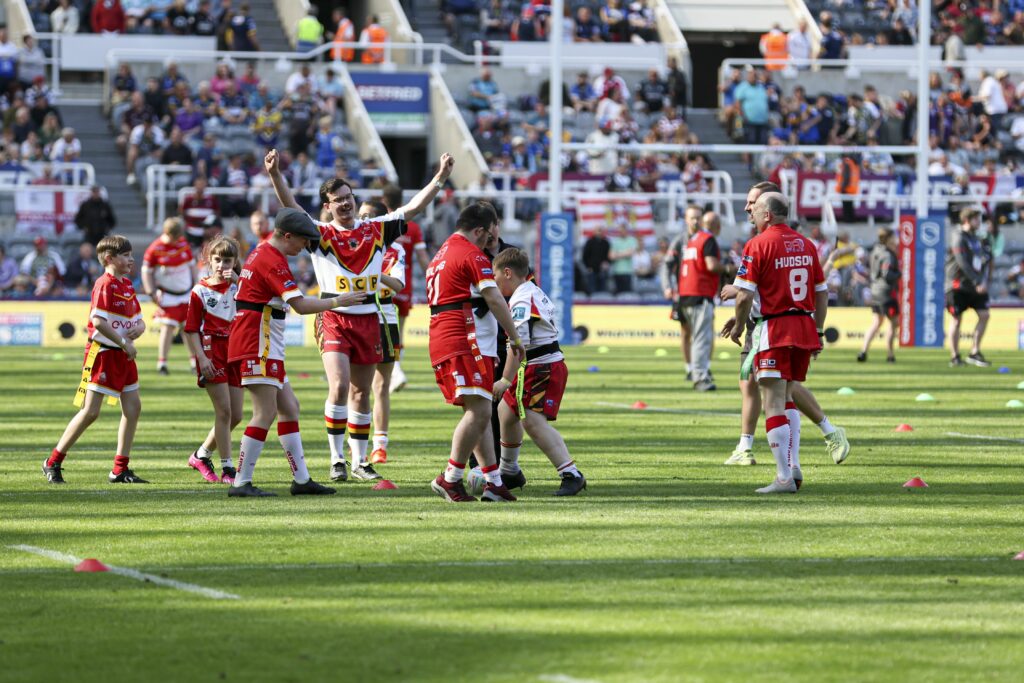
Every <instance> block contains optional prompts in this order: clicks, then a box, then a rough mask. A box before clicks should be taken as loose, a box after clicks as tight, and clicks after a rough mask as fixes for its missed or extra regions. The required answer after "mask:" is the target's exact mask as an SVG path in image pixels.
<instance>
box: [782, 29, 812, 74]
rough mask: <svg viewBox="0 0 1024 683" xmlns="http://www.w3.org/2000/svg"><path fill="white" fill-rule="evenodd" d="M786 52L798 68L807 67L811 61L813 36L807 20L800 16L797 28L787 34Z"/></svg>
mask: <svg viewBox="0 0 1024 683" xmlns="http://www.w3.org/2000/svg"><path fill="white" fill-rule="evenodd" d="M786 52H787V53H788V54H789V60H790V63H791V64H793V66H795V67H796V68H798V69H801V70H802V69H807V68H808V67H809V66H810V63H811V38H810V35H809V34H808V33H807V20H806V19H804V18H802V17H801V18H800V19H798V20H797V22H796V28H795V29H793V30H792V31H790V32H789V33H787V34H786Z"/></svg>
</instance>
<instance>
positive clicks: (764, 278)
mask: <svg viewBox="0 0 1024 683" xmlns="http://www.w3.org/2000/svg"><path fill="white" fill-rule="evenodd" d="M735 284H736V286H737V287H741V288H743V289H746V290H749V291H752V292H755V293H756V294H757V296H758V298H759V300H760V304H761V317H762V318H764V319H765V325H766V328H765V329H766V332H767V333H762V334H761V344H760V347H759V348H758V349H755V351H759V350H760V351H763V350H765V349H773V348H777V347H780V346H790V347H796V348H800V349H812V350H817V349H820V348H821V342H820V340H819V339H818V331H817V329H816V328H815V326H814V319H813V317H812V314H813V313H814V293H815V292H822V291H825V290H826V289H827V287H826V286H825V275H824V274H823V273H822V271H821V264H820V263H819V262H818V251H817V249H815V248H814V244H813V243H812V242H811V241H810V240H809V239H807V238H806V237H804V236H803V235H801V234H800V233H798V232H797V231H795V230H793V229H792V228H790V227H789V226H788V225H785V224H784V223H780V224H778V225H773V226H771V227H769V228H768V229H767V230H765V231H764V232H762V233H761V234H759V235H757V236H756V237H754V238H753V239H752V240H750V241H749V242H747V246H746V247H745V248H744V249H743V264H742V265H741V266H740V270H739V272H738V273H737V274H736V283H735ZM794 311H796V313H793V312H794Z"/></svg>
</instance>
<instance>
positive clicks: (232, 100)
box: [220, 81, 249, 126]
mask: <svg viewBox="0 0 1024 683" xmlns="http://www.w3.org/2000/svg"><path fill="white" fill-rule="evenodd" d="M247 105H248V101H247V100H246V97H245V95H243V94H242V93H240V92H238V86H236V85H235V82H234V81H229V82H228V85H227V88H225V89H224V94H223V95H222V96H221V98H220V120H221V121H222V122H224V124H226V125H228V126H245V125H248V122H249V110H248V109H247Z"/></svg>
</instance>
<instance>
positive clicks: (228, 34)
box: [215, 0, 235, 52]
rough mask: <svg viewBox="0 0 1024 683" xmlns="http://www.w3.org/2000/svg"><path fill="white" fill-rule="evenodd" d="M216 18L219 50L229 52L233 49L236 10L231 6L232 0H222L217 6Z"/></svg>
mask: <svg viewBox="0 0 1024 683" xmlns="http://www.w3.org/2000/svg"><path fill="white" fill-rule="evenodd" d="M215 18H216V20H217V31H216V34H215V35H216V36H217V51H218V52H227V51H228V50H231V49H232V44H233V42H234V29H233V27H232V22H233V21H234V18H235V10H234V9H232V7H231V0H222V4H221V5H220V6H219V7H218V8H217V11H216V14H215Z"/></svg>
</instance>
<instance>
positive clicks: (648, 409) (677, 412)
mask: <svg viewBox="0 0 1024 683" xmlns="http://www.w3.org/2000/svg"><path fill="white" fill-rule="evenodd" d="M594 405H595V406H604V407H606V408H625V409H627V410H635V411H636V412H638V413H641V412H642V413H672V414H674V415H713V416H715V417H740V414H739V413H723V412H716V411H713V410H689V409H687V408H652V407H650V406H648V407H646V408H634V407H633V406H631V405H629V404H628V403H609V402H608V401H594Z"/></svg>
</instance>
